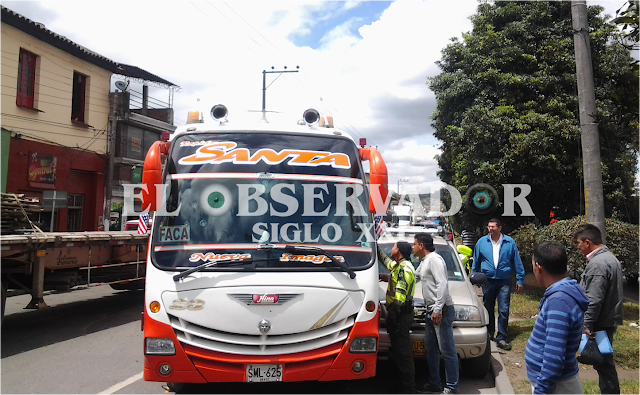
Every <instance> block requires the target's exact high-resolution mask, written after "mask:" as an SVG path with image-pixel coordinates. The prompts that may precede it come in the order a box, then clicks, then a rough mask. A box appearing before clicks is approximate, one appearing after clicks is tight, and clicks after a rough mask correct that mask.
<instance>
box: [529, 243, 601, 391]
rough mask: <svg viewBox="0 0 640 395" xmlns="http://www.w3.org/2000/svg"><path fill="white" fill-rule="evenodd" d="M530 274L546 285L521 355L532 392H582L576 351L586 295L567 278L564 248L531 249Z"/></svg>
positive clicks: (549, 245) (542, 245)
mask: <svg viewBox="0 0 640 395" xmlns="http://www.w3.org/2000/svg"><path fill="white" fill-rule="evenodd" d="M532 264H533V274H534V275H535V276H536V280H538V283H539V284H540V285H542V286H544V287H545V288H546V291H545V293H544V296H543V298H542V299H541V300H540V305H539V306H538V309H539V310H540V313H538V318H537V319H536V323H535V325H534V326H533V331H532V332H531V336H530V337H529V341H528V342H527V348H526V350H525V353H524V358H525V361H526V364H527V379H529V381H530V382H531V392H532V393H533V394H581V393H582V384H581V383H580V377H579V376H578V361H577V360H576V352H577V351H578V346H579V345H580V338H581V336H582V321H583V319H584V312H585V311H586V310H587V306H589V298H587V296H586V295H585V293H584V290H583V289H582V287H581V286H580V285H579V284H578V283H577V282H576V280H572V279H570V278H569V277H567V251H566V249H565V247H564V246H563V245H562V244H558V243H554V242H551V241H545V242H542V243H540V244H539V245H537V246H536V247H535V248H534V250H533V259H532Z"/></svg>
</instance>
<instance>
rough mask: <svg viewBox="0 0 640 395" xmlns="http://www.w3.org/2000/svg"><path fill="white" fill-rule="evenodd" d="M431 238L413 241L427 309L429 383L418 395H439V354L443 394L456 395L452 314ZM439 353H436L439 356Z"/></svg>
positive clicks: (445, 277) (424, 236)
mask: <svg viewBox="0 0 640 395" xmlns="http://www.w3.org/2000/svg"><path fill="white" fill-rule="evenodd" d="M435 250H436V249H435V246H434V245H433V238H432V237H431V235H429V234H427V233H417V234H416V235H415V239H414V241H413V255H415V256H416V257H418V258H420V259H421V262H420V266H418V269H416V278H417V279H418V280H420V283H421V284H422V297H423V298H424V303H425V306H426V307H427V316H426V319H425V342H424V348H425V350H427V353H426V359H427V373H428V381H427V383H426V384H425V386H424V388H423V389H418V390H417V392H419V393H440V392H441V391H442V389H441V388H442V383H441V381H440V354H442V357H443V358H444V371H445V378H446V384H445V386H444V391H442V393H445V394H457V393H459V390H458V378H459V371H458V355H457V354H456V345H455V343H454V341H453V319H454V318H455V310H454V308H453V300H452V299H451V296H450V295H449V283H448V274H447V265H446V263H445V261H444V259H442V257H441V256H440V255H439V254H438V253H436V252H434V251H435ZM438 351H439V352H438Z"/></svg>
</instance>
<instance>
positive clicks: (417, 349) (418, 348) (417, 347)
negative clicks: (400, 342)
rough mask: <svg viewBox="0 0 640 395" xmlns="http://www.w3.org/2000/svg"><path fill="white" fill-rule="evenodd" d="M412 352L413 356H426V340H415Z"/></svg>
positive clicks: (412, 344)
mask: <svg viewBox="0 0 640 395" xmlns="http://www.w3.org/2000/svg"><path fill="white" fill-rule="evenodd" d="M411 352H412V353H413V355H425V353H424V340H413V341H412V342H411Z"/></svg>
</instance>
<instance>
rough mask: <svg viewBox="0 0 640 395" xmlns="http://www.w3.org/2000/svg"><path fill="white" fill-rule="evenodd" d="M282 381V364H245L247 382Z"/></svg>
mask: <svg viewBox="0 0 640 395" xmlns="http://www.w3.org/2000/svg"><path fill="white" fill-rule="evenodd" d="M269 381H282V365H281V364H277V365H247V383H264V382H269Z"/></svg>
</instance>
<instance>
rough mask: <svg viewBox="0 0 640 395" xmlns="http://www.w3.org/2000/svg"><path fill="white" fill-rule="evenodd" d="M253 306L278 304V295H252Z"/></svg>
mask: <svg viewBox="0 0 640 395" xmlns="http://www.w3.org/2000/svg"><path fill="white" fill-rule="evenodd" d="M252 300H253V303H254V304H262V303H267V304H276V303H278V295H253V298H252Z"/></svg>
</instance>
